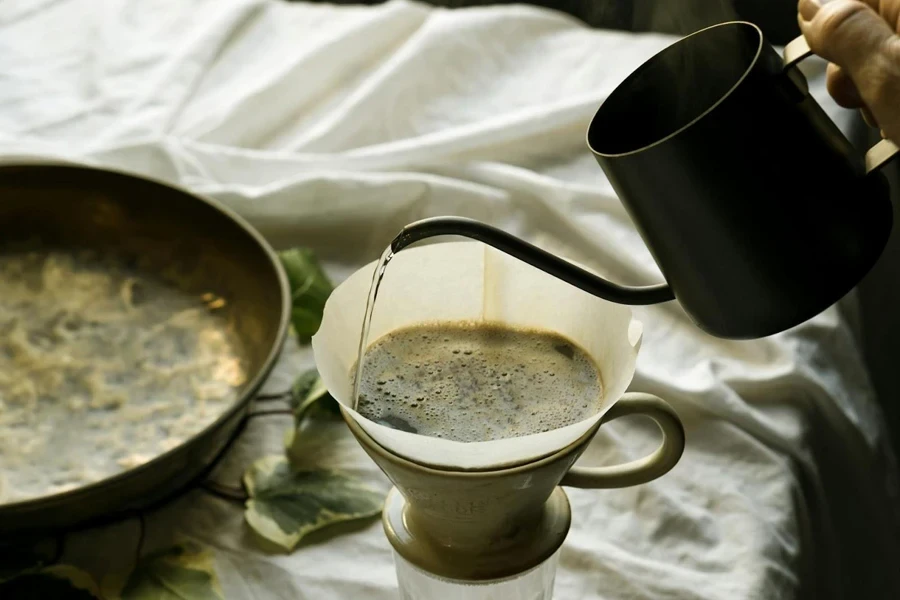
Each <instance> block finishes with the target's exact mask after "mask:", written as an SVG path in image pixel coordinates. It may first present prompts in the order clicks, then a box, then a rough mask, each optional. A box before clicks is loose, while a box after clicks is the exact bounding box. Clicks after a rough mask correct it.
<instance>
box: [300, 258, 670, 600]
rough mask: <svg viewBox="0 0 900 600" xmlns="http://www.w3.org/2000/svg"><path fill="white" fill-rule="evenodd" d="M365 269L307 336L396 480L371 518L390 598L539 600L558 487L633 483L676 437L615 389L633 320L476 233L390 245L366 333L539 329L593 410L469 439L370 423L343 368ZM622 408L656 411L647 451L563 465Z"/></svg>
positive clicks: (356, 427)
mask: <svg viewBox="0 0 900 600" xmlns="http://www.w3.org/2000/svg"><path fill="white" fill-rule="evenodd" d="M376 267H377V263H371V264H369V265H367V266H366V267H363V268H362V269H360V270H359V271H357V272H356V273H354V274H353V275H351V276H350V277H349V278H347V279H346V280H345V281H344V282H342V283H341V285H339V286H338V287H337V288H336V289H335V290H334V291H333V292H332V294H331V296H330V297H329V298H328V301H327V303H326V305H325V311H324V315H323V318H322V324H321V326H320V328H319V330H318V332H317V333H316V334H315V336H313V339H312V345H313V352H314V354H315V359H316V366H317V367H318V370H319V373H320V375H321V377H322V380H323V381H324V383H325V385H326V387H327V388H328V391H329V392H330V393H331V395H332V396H333V397H334V398H335V399H336V400H337V401H338V402H339V403H340V405H341V412H342V415H343V417H344V420H345V421H346V422H347V424H348V426H349V428H350V431H351V432H352V433H353V435H354V436H355V437H356V439H357V440H358V441H359V443H360V445H361V446H362V447H363V449H364V450H365V451H366V453H367V454H368V455H369V456H370V457H371V458H372V459H373V460H374V461H375V463H376V464H377V465H378V466H379V468H381V470H382V471H383V472H384V473H385V474H386V475H387V476H388V478H389V479H390V480H391V482H392V483H393V484H394V489H393V490H392V491H391V493H390V494H389V495H388V498H387V501H386V504H385V509H384V512H383V514H382V521H383V524H384V527H385V533H386V535H387V538H388V540H389V541H390V543H391V546H392V547H393V548H394V551H395V553H396V564H397V576H398V580H399V583H400V589H401V596H402V597H403V598H415V599H416V600H429V599H431V598H434V599H440V600H448V599H455V598H458V599H463V598H464V599H466V600H476V599H478V600H481V599H492V598H504V599H505V600H512V599H528V600H546V599H549V598H551V597H552V596H551V593H552V582H553V573H554V562H553V556H554V555H555V553H556V551H557V550H558V549H559V548H560V546H561V544H562V543H563V541H564V539H565V537H566V534H567V533H568V530H569V524H570V521H571V511H570V507H569V503H568V499H567V497H566V494H565V492H564V491H563V490H562V488H561V487H559V486H560V485H567V486H572V487H580V488H615V487H626V486H632V485H639V484H641V483H645V482H647V481H651V480H653V479H656V478H657V477H660V476H662V475H663V474H665V473H666V472H668V471H669V470H670V469H671V468H672V467H674V466H675V464H676V463H677V462H678V460H679V458H680V457H681V454H682V451H683V449H684V430H683V428H682V425H681V421H680V420H679V418H678V416H677V415H676V413H675V412H674V410H673V409H672V408H671V407H670V406H669V405H668V404H667V403H666V402H665V401H663V400H662V399H660V398H657V397H655V396H652V395H649V394H640V393H627V392H626V390H627V388H628V386H629V385H630V383H631V380H632V377H633V375H634V370H635V364H636V360H637V355H638V351H639V349H640V345H641V333H642V327H641V324H640V322H638V321H636V320H635V319H634V318H633V315H632V311H631V309H629V308H628V307H625V306H621V305H618V304H613V303H610V302H606V301H604V300H601V299H599V298H597V297H595V296H591V295H588V294H584V293H582V292H581V291H580V290H578V289H577V288H575V287H573V286H570V285H568V284H567V283H565V282H563V281H560V280H559V279H555V278H553V277H549V276H547V275H546V274H545V273H543V272H541V271H540V270H538V269H534V268H533V267H531V266H530V265H528V264H526V263H524V262H522V261H519V260H517V259H515V258H513V257H511V256H508V255H507V254H504V253H502V252H499V251H497V250H495V249H494V248H491V247H489V246H485V245H483V244H478V243H473V242H451V243H445V244H433V245H429V246H423V247H420V248H414V249H410V250H408V251H405V252H402V253H400V254H398V255H397V256H396V257H394V259H393V261H392V262H391V263H390V269H388V270H387V272H386V275H385V279H384V282H383V283H384V285H383V286H382V287H381V290H380V295H379V298H378V302H377V303H376V308H375V310H374V312H373V313H372V321H371V329H370V336H371V337H370V339H369V341H370V342H372V343H374V342H376V341H377V340H378V339H380V338H382V337H384V336H386V335H389V334H390V333H391V332H393V331H397V330H401V329H404V328H407V327H410V326H415V325H417V324H423V323H440V322H447V323H458V322H465V323H467V324H471V325H475V326H477V325H478V324H491V325H497V324H500V325H504V326H507V327H512V328H518V329H525V330H529V331H533V330H537V331H548V332H552V333H555V334H558V335H561V336H563V337H565V338H567V339H568V340H569V341H570V342H572V343H573V344H575V345H577V346H578V347H579V348H581V349H582V350H583V351H584V353H585V354H586V355H587V356H588V357H590V359H591V360H592V361H593V363H594V364H595V365H596V366H597V369H598V376H599V379H600V381H601V383H602V389H603V392H602V397H601V399H600V405H599V407H598V410H597V412H596V413H595V414H592V415H590V416H589V417H587V418H585V419H584V420H582V421H579V422H577V423H573V424H570V425H567V426H564V427H559V428H557V429H553V430H550V431H544V432H540V433H534V434H530V435H524V436H519V437H510V438H503V439H496V440H490V441H481V442H459V441H455V440H451V439H444V438H436V437H427V436H424V435H419V434H416V433H412V432H409V431H402V430H398V429H393V428H391V427H387V426H385V425H384V424H381V423H379V422H375V421H371V420H369V419H367V418H366V417H364V416H363V415H361V414H360V413H358V412H357V411H356V410H354V407H353V406H354V403H353V386H352V381H351V380H352V373H353V372H354V366H355V365H354V363H355V362H356V360H357V356H358V354H357V353H358V348H359V335H360V330H361V328H362V323H363V318H364V314H365V308H366V299H367V294H366V291H367V290H368V289H369V286H370V284H371V281H372V273H373V271H374V270H375V269H376ZM559 306H565V307H566V309H565V310H559ZM586 323H590V324H591V327H585V324H586ZM425 400H426V401H427V402H429V403H432V404H434V403H440V402H444V401H445V400H443V399H442V397H429V398H426V399H425ZM498 410H503V409H501V408H498ZM628 415H641V416H644V417H648V418H650V419H651V420H653V421H654V422H655V423H656V425H657V426H658V428H659V430H660V431H661V433H662V442H661V444H660V445H659V447H657V448H656V450H654V451H653V452H651V453H650V454H648V455H647V456H644V457H642V458H639V459H637V460H633V461H630V462H626V463H624V464H618V465H612V466H582V465H575V464H574V463H575V461H576V460H577V459H578V458H579V457H580V456H581V454H582V452H584V450H585V449H586V447H587V446H588V444H589V443H590V441H591V440H592V438H593V437H594V436H595V434H596V433H597V431H598V429H599V428H600V427H601V426H602V424H603V423H606V422H609V421H611V420H613V419H617V418H620V417H624V416H628Z"/></svg>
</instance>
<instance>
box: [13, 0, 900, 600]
mask: <svg viewBox="0 0 900 600" xmlns="http://www.w3.org/2000/svg"><path fill="white" fill-rule="evenodd" d="M671 41H673V40H672V38H667V37H662V36H655V35H629V34H623V33H614V32H608V31H595V30H590V29H587V28H585V27H583V26H582V25H580V24H579V23H577V22H576V21H574V20H573V19H571V18H568V17H566V16H564V15H561V14H557V13H553V12H549V11H545V10H539V9H534V8H528V7H523V6H506V7H491V8H476V9H467V10H458V11H448V10H440V9H432V8H428V7H426V6H423V5H419V4H412V3H409V2H404V1H394V2H389V3H388V4H385V5H382V6H376V7H370V8H363V7H335V6H329V5H303V4H283V3H280V2H276V1H265V0H204V1H195V2H185V1H183V0H155V1H150V0H145V1H142V2H133V1H129V0H108V1H105V2H97V1H96V0H8V1H7V2H4V3H2V5H0V82H2V83H0V158H2V159H3V160H4V161H13V160H19V159H21V158H23V157H25V158H29V159H30V160H46V159H48V158H53V159H65V160H72V161H76V162H82V163H87V164H97V165H109V166H114V167H118V168H122V169H128V170H132V171H136V172H139V173H144V174H149V175H152V176H154V177H157V178H160V179H163V180H167V181H170V182H174V183H177V184H180V185H183V186H185V187H187V188H189V189H191V190H193V191H196V192H199V193H201V194H207V195H209V196H212V197H214V198H217V199H218V200H220V201H222V202H224V203H225V204H227V205H228V206H230V207H231V208H233V209H235V210H237V211H238V212H240V213H241V214H242V215H244V216H245V217H247V218H248V219H249V220H250V221H251V222H252V223H253V224H254V225H255V226H256V227H258V228H259V229H260V231H262V232H263V233H264V234H265V235H266V236H267V237H268V239H269V240H270V241H271V242H272V243H273V244H274V245H276V246H278V247H285V246H288V245H306V246H311V247H313V248H314V249H315V250H316V251H317V252H318V253H319V254H320V256H321V257H323V259H324V260H325V261H326V262H327V264H328V267H329V269H330V271H331V273H332V275H333V276H334V277H335V279H337V280H340V279H341V278H342V277H344V276H345V275H346V274H347V273H349V272H350V271H352V270H353V269H355V268H357V267H359V266H361V265H362V264H363V263H364V262H367V261H369V260H372V259H374V258H376V257H377V255H378V254H379V252H380V250H381V249H382V248H383V247H384V246H385V245H386V243H387V242H388V241H389V239H390V238H391V237H392V236H393V234H394V233H396V231H397V230H398V229H399V228H400V227H401V226H402V225H403V224H405V223H407V222H409V221H412V220H414V219H418V218H421V217H424V216H428V215H437V214H460V215H466V216H470V217H475V218H479V219H483V220H486V221H490V222H492V223H495V224H498V225H501V226H503V227H505V228H507V229H509V230H511V231H513V232H515V233H518V234H522V235H525V236H528V237H529V238H531V239H532V240H535V241H536V242H538V243H540V244H542V245H544V246H546V247H547V248H550V249H552V250H556V251H560V252H562V253H564V254H566V255H567V256H570V257H572V258H574V259H577V260H580V261H582V262H584V263H587V264H590V265H592V266H593V267H595V268H596V269H597V270H598V271H600V272H603V273H606V274H608V275H610V276H611V277H613V278H615V279H616V280H619V281H622V282H625V283H634V282H648V283H649V282H651V281H654V280H658V278H659V275H658V271H657V269H656V267H655V265H654V263H653V261H652V260H651V258H650V256H649V254H648V253H647V251H646V250H645V249H644V247H643V245H642V243H641V241H640V239H639V237H638V236H637V235H636V233H635V232H634V230H633V227H632V225H631V224H630V222H629V220H628V218H627V216H626V215H625V213H624V212H623V209H622V207H621V205H620V203H619V202H618V200H617V199H616V197H615V195H614V193H613V192H612V190H611V188H610V186H609V184H608V182H607V181H606V179H605V178H604V176H603V173H602V171H601V170H600V169H599V168H598V167H597V166H596V164H594V162H593V159H592V157H591V156H590V154H589V153H588V151H587V149H586V147H585V143H584V132H585V130H586V127H587V124H588V122H589V120H590V118H591V116H592V114H593V112H594V111H595V109H596V108H597V106H599V104H600V103H601V102H602V100H603V99H604V97H605V96H606V95H607V94H608V93H609V92H610V90H612V89H613V88H614V86H615V85H616V84H617V83H618V82H619V81H620V80H621V79H622V78H623V77H624V76H625V75H626V74H627V73H629V72H630V71H631V70H632V69H633V68H634V67H635V66H637V65H638V64H639V63H640V62H641V61H642V60H644V59H645V58H647V57H648V56H650V55H651V54H652V53H654V52H656V51H658V50H659V49H661V48H662V47H664V46H665V45H667V44H668V43H670V42H671ZM810 69H811V73H812V74H813V75H815V76H816V79H815V80H814V85H813V87H814V88H815V89H816V94H817V95H818V96H819V97H820V98H823V96H824V94H823V86H822V83H821V75H822V65H821V63H812V64H811V66H810ZM823 102H824V100H823ZM828 106H829V111H831V112H832V113H833V114H835V115H840V113H839V111H838V110H837V109H836V108H835V107H834V106H833V105H832V104H829V105H828ZM841 116H843V117H845V115H841ZM847 305H848V308H849V309H850V312H849V313H848V314H852V309H853V306H852V299H851V301H850V302H848V303H847ZM640 313H641V314H640V317H641V318H642V320H644V322H645V332H646V333H645V341H644V344H643V349H642V352H641V355H640V358H639V362H638V373H637V376H636V378H635V381H634V384H633V386H632V388H633V389H636V390H645V391H650V392H653V393H656V394H659V395H660V396H663V397H664V398H666V399H668V400H669V401H670V402H671V403H672V404H673V405H674V406H675V408H676V409H677V410H678V412H679V414H680V415H681V416H682V419H683V420H684V422H685V425H686V428H687V436H688V438H687V439H688V445H687V451H686V452H685V454H684V458H683V460H682V461H681V463H680V464H679V465H678V466H677V467H676V468H675V469H674V470H673V471H672V472H671V473H670V474H668V475H666V476H665V477H663V478H662V479H660V480H658V481H655V482H653V483H651V484H648V485H644V486H640V487H635V488H631V489H625V490H611V491H582V490H569V497H570V498H571V501H572V505H573V508H574V519H573V526H572V530H571V533H570V534H569V537H568V540H567V541H566V544H565V546H564V550H563V553H562V557H561V563H560V571H559V575H558V578H557V586H556V597H557V598H560V599H563V600H574V599H595V598H598V599H599V598H602V599H616V600H619V599H622V600H624V599H645V598H646V599H659V598H678V599H693V598H697V599H700V598H702V599H715V600H718V599H721V600H735V599H748V600H749V599H776V598H779V599H780V598H785V599H793V598H804V597H806V598H817V599H829V598H851V597H852V598H867V599H876V598H896V597H900V574H898V573H900V570H898V569H897V564H898V562H897V561H898V557H900V550H898V535H897V531H898V527H897V524H898V518H897V516H898V515H897V513H898V510H897V508H898V503H897V499H896V494H894V490H895V488H896V486H895V485H894V482H893V479H891V477H890V468H891V466H892V464H891V461H890V458H889V455H888V453H887V452H886V450H885V448H886V443H885V433H884V426H883V423H882V419H881V416H880V412H879V410H878V409H877V406H876V404H875V402H874V398H873V393H872V390H871V388H870V385H869V382H868V378H867V375H866V371H865V369H864V366H863V363H862V360H861V357H860V351H859V348H858V345H857V342H856V340H855V338H854V335H853V333H852V330H851V328H850V327H849V326H848V324H847V323H848V321H847V320H845V319H844V318H842V317H841V315H840V314H839V311H838V310H836V309H834V308H833V309H831V310H829V311H827V312H826V313H824V314H822V315H820V316H819V317H817V318H815V319H813V320H812V321H811V322H810V323H807V324H805V325H803V326H801V327H799V328H797V329H796V330H794V331H791V332H789V333H786V334H782V335H779V336H775V337H773V338H770V339H766V340H760V341H754V342H726V341H721V340H717V339H713V338H710V337H709V336H706V335H704V334H703V333H701V332H700V331H699V330H697V329H696V328H694V327H692V326H691V325H690V324H689V323H688V321H687V320H686V318H685V317H684V315H683V314H682V313H681V312H680V311H679V310H678V308H677V306H675V305H667V306H662V307H654V308H648V309H643V310H641V311H640ZM585 326H586V327H589V326H590V323H585ZM310 361H311V357H310V355H309V352H308V350H307V349H292V350H291V351H290V352H289V353H288V354H287V355H286V356H285V358H284V360H283V361H282V364H281V365H280V366H279V371H278V373H277V374H276V375H275V376H274V377H273V378H272V380H271V381H270V382H269V384H268V390H269V391H276V390H282V389H285V388H286V387H287V386H288V385H289V383H290V380H291V378H292V376H293V375H294V374H296V373H297V372H298V371H299V370H300V369H301V368H302V367H303V366H306V365H309V364H311V363H310ZM287 426H288V421H287V419H283V418H281V417H277V416H272V417H261V418H259V419H256V420H254V421H253V422H252V423H251V425H250V427H249V428H248V430H247V432H246V433H245V434H244V435H243V437H242V438H241V439H240V440H239V442H238V444H237V445H236V447H235V448H234V450H233V451H232V452H231V453H230V454H229V456H228V457H227V460H226V461H225V463H224V464H223V465H222V466H221V467H220V468H219V469H218V470H217V472H216V475H215V476H216V478H217V479H218V480H219V481H224V482H227V483H232V484H234V483H236V482H237V481H238V478H239V475H240V473H241V472H242V470H243V468H244V467H246V466H247V465H248V464H249V462H250V461H252V460H253V459H254V458H256V457H258V456H261V455H262V454H264V453H266V452H274V453H278V452H281V451H282V441H281V440H282V433H283V431H284V429H285V428H286V427H287ZM325 434H327V435H325ZM323 435H325V437H328V436H332V437H333V438H334V439H333V442H332V444H331V445H330V446H327V447H325V449H320V450H319V451H318V453H317V455H318V456H322V457H324V458H323V460H324V461H325V462H326V463H328V464H331V465H334V466H341V467H344V468H347V469H349V470H351V471H353V472H356V473H360V474H363V475H364V476H366V477H368V478H369V479H371V480H372V481H373V482H377V483H378V484H379V485H381V486H385V480H384V478H383V477H382V476H381V475H380V473H379V472H378V471H377V470H376V468H375V467H374V466H373V465H372V463H371V461H368V460H367V459H366V458H365V456H364V455H362V453H361V451H360V450H359V449H358V447H357V446H356V445H355V442H354V441H353V440H352V438H350V437H349V436H348V435H347V434H346V433H345V432H344V431H343V429H342V428H341V427H340V426H338V427H337V430H336V431H332V432H323ZM651 443H652V439H651V436H650V435H649V434H648V432H647V430H646V429H645V427H644V424H643V423H640V422H635V423H623V422H618V423H615V424H611V425H610V426H608V427H604V429H603V431H602V432H601V433H600V434H599V435H598V437H597V441H596V443H595V444H594V445H593V447H592V451H591V455H590V456H588V457H586V458H585V459H584V460H585V461H586V462H590V461H599V460H607V461H617V460H622V459H624V458H627V457H631V456H636V455H638V453H642V452H644V451H646V450H647V449H648V448H649V447H650V444H651ZM310 460H312V459H310ZM148 523H149V530H148V538H147V547H148V548H152V547H154V546H158V545H160V544H164V543H167V541H168V540H169V539H170V538H171V536H173V535H174V534H175V533H176V532H181V533H186V534H188V535H191V536H194V537H196V538H199V539H200V540H201V541H203V542H205V543H207V544H209V545H210V546H212V547H213V548H215V550H216V561H217V565H218V572H219V575H220V577H221V579H222V580H223V584H224V587H225V591H226V594H227V597H228V598H235V599H244V598H248V599H249V598H255V599H260V600H262V599H275V598H280V599H285V600H287V599H296V598H309V599H312V598H315V599H317V600H321V599H327V598H335V599H337V598H359V597H363V594H367V597H371V598H393V597H396V594H397V592H396V583H395V580H394V570H393V566H392V562H391V553H390V550H389V546H388V544H387V541H386V540H385V538H384V536H383V535H382V532H381V525H380V524H379V523H378V522H377V521H368V522H365V523H362V524H355V525H348V526H338V527H337V528H336V529H333V530H332V531H331V532H321V533H317V534H315V535H313V536H310V539H309V541H307V542H304V543H303V544H302V545H301V547H300V548H298V549H297V550H296V551H295V552H294V553H293V554H290V555H285V554H279V553H276V552H272V551H266V550H263V549H261V546H260V544H258V543H257V542H256V541H255V539H254V538H253V535H252V533H251V532H250V531H249V530H248V529H247V527H246V526H245V525H244V524H243V523H242V515H241V510H240V509H239V507H237V506H235V505H233V504H230V503H228V502H226V501H222V500H219V499H217V498H213V497H211V496H209V495H207V494H205V493H203V492H201V491H194V492H191V493H189V494H187V495H186V496H185V497H183V498H181V499H180V500H178V501H176V502H174V503H173V504H171V505H169V506H167V507H165V508H164V509H161V510H159V511H157V512H156V513H154V514H152V515H150V516H149V517H148ZM136 530H137V525H136V523H135V521H127V522H123V523H119V524H115V525H111V526H109V527H104V528H101V529H97V530H94V531H92V532H89V533H86V534H79V535H72V536H70V537H69V539H68V540H67V544H66V553H65V556H64V560H65V561H67V562H71V563H75V564H79V565H82V566H84V567H86V568H89V569H91V570H93V571H94V572H95V573H97V575H98V576H102V575H103V574H104V573H105V572H108V571H111V570H116V569H121V568H123V567H127V566H128V564H129V561H130V560H131V556H132V555H133V548H134V542H135V539H134V534H135V532H136Z"/></svg>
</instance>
